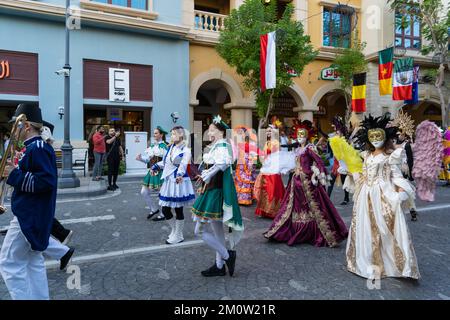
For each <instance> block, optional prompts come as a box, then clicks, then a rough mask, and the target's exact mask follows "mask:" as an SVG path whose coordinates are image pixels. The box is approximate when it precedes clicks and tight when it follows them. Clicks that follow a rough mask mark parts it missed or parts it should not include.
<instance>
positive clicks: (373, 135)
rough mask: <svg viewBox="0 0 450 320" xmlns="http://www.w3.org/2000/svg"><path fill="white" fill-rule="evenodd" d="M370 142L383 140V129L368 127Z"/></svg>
mask: <svg viewBox="0 0 450 320" xmlns="http://www.w3.org/2000/svg"><path fill="white" fill-rule="evenodd" d="M367 135H368V138H369V141H370V143H373V142H384V140H385V139H386V133H385V132H384V130H383V129H380V128H376V129H370V130H369V132H368V133H367Z"/></svg>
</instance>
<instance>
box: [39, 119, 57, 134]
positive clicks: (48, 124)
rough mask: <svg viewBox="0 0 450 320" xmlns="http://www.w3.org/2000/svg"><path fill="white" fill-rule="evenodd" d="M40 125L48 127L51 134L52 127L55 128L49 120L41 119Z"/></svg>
mask: <svg viewBox="0 0 450 320" xmlns="http://www.w3.org/2000/svg"><path fill="white" fill-rule="evenodd" d="M42 125H43V126H44V127H48V128H49V129H50V132H51V133H52V134H53V129H55V126H54V125H53V124H51V123H50V122H47V121H45V120H42Z"/></svg>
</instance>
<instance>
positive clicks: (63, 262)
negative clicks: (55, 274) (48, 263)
mask: <svg viewBox="0 0 450 320" xmlns="http://www.w3.org/2000/svg"><path fill="white" fill-rule="evenodd" d="M74 251H75V249H74V248H69V251H67V253H66V254H65V255H64V256H63V257H62V258H61V260H60V265H59V270H64V269H66V267H67V265H68V264H69V261H70V259H71V258H72V255H73V252H74Z"/></svg>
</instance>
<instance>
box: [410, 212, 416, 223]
mask: <svg viewBox="0 0 450 320" xmlns="http://www.w3.org/2000/svg"><path fill="white" fill-rule="evenodd" d="M409 213H411V221H417V211H416V210H411V211H410V212H409Z"/></svg>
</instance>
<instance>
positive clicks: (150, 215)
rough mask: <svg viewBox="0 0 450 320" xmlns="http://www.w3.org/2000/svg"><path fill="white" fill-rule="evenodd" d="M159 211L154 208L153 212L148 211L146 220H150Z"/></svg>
mask: <svg viewBox="0 0 450 320" xmlns="http://www.w3.org/2000/svg"><path fill="white" fill-rule="evenodd" d="M157 213H159V210H156V211H155V212H153V211H150V213H149V214H148V216H147V220H150V219H151V218H152V217H153V216H154V215H155V214H157Z"/></svg>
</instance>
